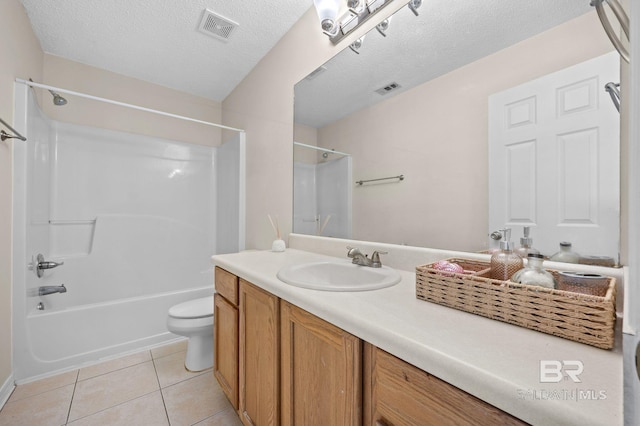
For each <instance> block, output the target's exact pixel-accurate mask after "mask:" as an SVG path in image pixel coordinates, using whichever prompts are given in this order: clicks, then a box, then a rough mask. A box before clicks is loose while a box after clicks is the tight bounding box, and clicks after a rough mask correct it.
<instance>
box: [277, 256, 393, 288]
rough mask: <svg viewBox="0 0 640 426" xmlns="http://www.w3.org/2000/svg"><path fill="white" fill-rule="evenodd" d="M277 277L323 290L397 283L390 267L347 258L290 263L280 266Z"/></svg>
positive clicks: (299, 285)
mask: <svg viewBox="0 0 640 426" xmlns="http://www.w3.org/2000/svg"><path fill="white" fill-rule="evenodd" d="M277 277H278V279H279V280H280V281H283V282H285V283H287V284H290V285H294V286H297V287H304V288H310V289H314V290H325V291H367V290H378V289H381V288H385V287H391V286H392V285H395V284H397V283H399V282H400V274H398V272H397V271H395V270H394V269H391V268H388V267H386V266H383V267H381V268H371V267H368V266H360V265H354V264H353V263H351V261H348V260H345V261H324V262H310V263H302V264H299V265H291V266H287V267H284V268H282V269H280V271H278V274H277Z"/></svg>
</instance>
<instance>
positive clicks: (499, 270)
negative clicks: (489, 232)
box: [491, 229, 523, 281]
mask: <svg viewBox="0 0 640 426" xmlns="http://www.w3.org/2000/svg"><path fill="white" fill-rule="evenodd" d="M500 232H502V233H503V238H502V241H500V251H499V252H496V253H494V254H493V255H492V256H491V278H493V279H494V280H503V281H506V280H508V279H509V278H511V276H512V275H513V274H515V273H516V272H517V271H519V270H520V269H522V266H523V263H522V258H521V257H520V256H518V255H517V254H515V253H514V251H513V244H512V243H511V241H509V238H510V234H511V229H501V230H500Z"/></svg>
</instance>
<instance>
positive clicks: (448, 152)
mask: <svg viewBox="0 0 640 426" xmlns="http://www.w3.org/2000/svg"><path fill="white" fill-rule="evenodd" d="M418 13H419V15H418V16H416V15H415V14H414V13H413V12H412V11H411V10H410V9H409V8H408V7H403V8H401V9H400V10H399V11H398V12H396V13H395V14H394V15H393V16H392V17H391V19H390V20H389V22H388V25H386V29H384V31H383V32H384V35H385V36H383V35H382V34H381V32H380V31H378V30H376V29H374V30H372V31H370V32H369V33H368V34H366V35H365V36H364V37H363V38H362V39H361V40H359V42H358V43H354V44H353V45H351V46H348V47H347V48H345V49H344V50H343V51H342V52H340V53H339V54H338V55H336V56H335V57H334V58H332V59H331V60H330V61H328V62H327V63H326V64H324V65H323V66H322V67H319V68H318V69H317V70H315V71H314V72H313V73H311V74H310V75H309V76H308V77H307V78H305V79H303V80H302V81H300V82H299V83H298V84H296V86H295V119H294V122H295V130H294V143H295V146H294V163H295V164H294V188H295V190H294V226H293V230H294V232H297V233H307V234H315V235H324V236H335V237H344V238H353V239H358V240H367V241H378V242H388V243H394V244H407V245H412V246H423V247H433V248H442V249H453V250H464V251H482V250H486V249H489V248H491V247H492V244H493V241H492V240H491V239H490V238H489V234H490V233H491V231H493V230H495V229H492V228H496V229H497V228H502V227H509V228H512V236H511V240H512V241H514V242H515V243H516V245H517V243H518V242H519V240H520V237H522V234H523V230H524V226H528V227H529V228H530V233H531V238H532V239H533V245H534V247H536V248H538V249H539V250H540V251H541V252H542V253H544V254H546V255H551V254H553V252H555V251H557V250H558V244H559V242H560V241H563V240H569V241H573V244H574V250H575V251H577V252H580V253H581V254H583V255H585V256H593V257H594V258H596V257H599V256H602V257H612V258H615V259H617V258H618V251H619V250H618V246H619V230H618V227H619V225H618V223H619V180H618V179H619V172H618V167H619V164H617V162H618V161H619V160H617V159H616V160H615V161H616V164H611V165H610V164H605V165H603V164H601V163H597V162H598V161H600V160H599V159H598V158H599V156H600V152H599V151H597V148H594V146H596V147H597V146H599V145H598V144H599V142H600V141H599V140H595V141H594V139H593V138H591V139H589V137H586V136H585V137H577V136H575V137H574V135H576V134H580V135H582V134H583V133H584V132H583V133H580V132H577V131H573V130H572V131H568V130H567V131H564V133H563V135H565V136H566V135H570V136H571V137H569V136H567V137H565V140H561V141H560V142H558V141H559V140H560V139H559V137H558V136H557V135H556V137H555V139H554V140H555V141H556V142H558V143H559V144H560V145H561V148H562V155H559V154H558V152H559V151H555V153H556V154H558V155H556V154H554V155H556V157H557V158H556V157H553V158H552V159H551V160H548V161H549V162H550V163H551V162H553V163H554V168H563V169H564V170H565V172H563V173H564V174H563V175H554V176H555V177H554V178H553V179H555V180H556V181H557V182H561V183H560V184H558V185H556V184H555V183H554V182H552V183H551V185H550V186H549V185H548V184H547V183H540V182H537V183H536V182H535V176H534V177H532V176H531V175H532V174H534V175H535V174H537V175H540V174H545V175H546V174H547V173H546V172H544V169H542V170H543V171H541V169H540V164H539V163H540V162H541V160H540V158H537V159H534V158H531V157H530V156H531V155H536V152H537V151H536V150H537V149H538V147H537V146H536V144H535V142H536V140H537V138H538V136H536V135H535V134H534V135H528V136H526V138H525V139H523V140H522V141H519V142H518V143H517V144H516V145H517V147H518V149H517V150H516V149H510V148H509V149H507V152H506V154H505V152H502V153H501V154H499V155H502V157H499V156H498V158H499V159H498V160H495V159H493V160H492V159H491V158H490V157H492V156H493V157H495V155H496V154H495V152H496V151H495V148H491V147H490V143H495V140H498V139H499V138H497V137H496V136H495V132H494V134H492V135H491V136H490V133H491V132H492V127H493V126H494V125H493V124H490V123H491V122H492V120H493V121H496V120H498V121H500V120H502V121H500V122H501V123H503V122H504V123H505V125H514V126H516V127H517V126H519V125H520V124H522V123H525V124H526V123H528V121H527V120H531V119H532V120H533V121H536V122H537V121H541V120H542V119H541V116H542V115H544V114H543V113H540V112H538V113H537V114H538V116H536V117H533V118H532V117H531V116H527V114H531V111H533V110H531V111H529V110H527V105H530V104H535V103H536V102H538V101H534V102H529V103H527V101H526V99H529V98H527V97H526V96H525V98H524V99H525V101H521V100H520V99H519V98H518V99H517V100H515V101H514V100H509V99H510V98H509V97H508V96H507V97H504V94H505V93H510V92H508V91H509V90H510V89H513V88H517V87H520V86H521V85H523V84H527V83H530V82H534V85H536V84H540V82H541V81H542V82H543V81H545V80H544V78H545V77H547V76H549V75H553V74H554V73H556V72H559V71H562V70H565V69H568V68H571V67H573V66H577V65H579V64H583V63H585V62H588V61H590V60H592V59H594V58H602V57H609V56H607V55H608V54H609V53H610V52H611V51H612V50H613V47H612V46H611V45H610V44H609V43H608V40H607V39H606V36H605V35H604V32H603V30H602V28H601V27H600V26H599V22H598V20H597V17H596V15H595V11H594V10H592V8H591V7H590V6H589V2H588V1H587V0H584V1H575V0H562V1H558V0H544V1H535V2H531V1H513V0H495V1H491V2H470V1H464V0H430V1H428V2H423V4H422V6H421V7H420V8H419V9H418ZM610 57H611V58H615V59H616V60H617V58H616V57H615V55H610ZM612 60H613V59H612ZM611 67H613V69H614V71H616V72H617V73H618V74H617V75H615V76H614V79H616V82H618V81H619V78H620V77H619V65H617V64H613V65H611V66H610V67H609V68H611ZM583 80H584V79H583ZM583 80H580V81H583ZM605 83H606V81H599V80H597V81H596V83H595V85H593V86H589V87H587V88H586V89H585V88H584V87H583V86H580V85H573V83H571V84H568V83H566V84H565V83H562V84H564V86H563V87H570V88H574V87H575V88H577V89H576V90H568V89H567V90H565V92H562V90H564V89H562V90H561V89H558V87H554V88H553V92H554V93H564V95H563V96H564V98H563V100H562V105H563V108H565V110H566V111H582V110H584V109H585V108H587V107H583V104H582V102H583V101H584V102H587V103H588V102H594V105H596V108H597V109H603V110H606V111H608V112H607V114H609V116H610V117H614V119H615V120H619V116H618V113H617V111H615V107H614V105H613V104H612V103H611V102H610V100H609V99H608V95H607V94H606V92H604V84H605ZM541 90H547V89H541ZM549 90H550V89H549ZM500 96H503V97H502V98H500ZM496 97H497V98H498V101H499V102H502V104H501V105H500V108H502V109H500V110H499V111H507V112H506V113H504V114H503V112H498V113H496V112H495V111H493V112H492V111H490V106H489V104H490V100H491V99H494V98H496ZM594 97H595V98H594ZM514 99H516V98H514ZM594 99H595V101H594ZM492 102H493V101H492ZM558 102H559V101H558ZM494 103H495V102H494ZM538 103H539V102H538ZM558 105H559V104H558ZM505 106H508V107H509V108H507V109H505V108H506V107H505ZM537 106H538V108H540V107H541V105H537ZM553 107H554V108H555V104H554V106H553ZM572 108H573V109H572ZM581 108H582V110H581ZM542 109H543V112H544V111H545V110H546V109H545V108H544V107H543V108H542ZM552 109H553V108H552ZM534 114H535V112H534ZM492 117H493V118H492ZM510 120H511V121H510ZM518 120H520V121H518ZM587 120H595V119H594V118H592V117H588V118H587ZM618 128H619V126H618ZM517 130H518V131H520V130H519V129H517ZM498 133H499V132H498ZM596 133H597V132H596ZM600 133H603V131H600ZM614 134H615V140H614V142H615V145H616V146H615V149H614V154H615V152H617V151H616V150H618V149H619V136H618V135H617V133H615V132H614ZM492 141H493V142H492ZM523 141H524V142H532V141H533V143H529V144H528V145H527V144H526V143H521V142H523ZM585 141H586V142H585ZM507 145H508V144H507ZM507 145H505V146H507ZM560 145H559V146H560ZM514 146H515V145H514ZM554 149H555V148H554ZM558 149H559V148H558ZM583 149H584V153H580V151H581V150H583ZM505 155H506V156H507V157H509V158H511V159H513V158H516V159H519V161H520V162H519V163H518V162H512V163H505V162H504V159H501V158H503V157H504V156H505ZM614 157H615V155H614ZM558 158H560V160H558ZM576 159H579V161H577V160H576ZM572 160H573V161H572ZM496 161H498V162H496ZM580 161H586V162H587V163H589V162H590V163H589V166H588V167H585V168H580V167H577V166H575V163H579V162H580ZM594 162H595V163H594ZM596 163H597V164H596ZM490 164H491V166H490ZM505 164H506V166H505V167H512V168H515V169H517V170H510V171H509V172H508V173H507V172H505V173H506V174H507V175H509V176H512V177H513V176H515V175H519V176H518V178H519V179H524V180H523V182H525V183H526V184H522V185H520V186H518V185H515V184H513V183H510V184H509V185H510V186H509V185H507V186H509V189H508V191H507V193H508V194H510V197H511V198H510V201H508V202H507V201H505V200H504V199H501V198H500V197H497V198H496V197H494V195H493V194H492V193H493V192H495V191H494V188H493V187H495V186H496V184H495V182H494V183H491V182H490V180H492V179H493V180H495V176H496V171H497V172H498V176H500V173H502V168H503V167H502V166H503V165H505ZM518 164H520V165H524V166H522V167H525V168H526V167H529V166H527V165H533V166H531V167H532V169H531V170H530V171H529V172H530V173H529V174H527V173H525V172H523V171H522V168H521V166H519V165H518ZM327 170H329V171H327ZM594 170H595V171H596V172H595V173H596V174H605V175H610V176H615V179H613V183H611V182H609V185H611V184H613V185H614V186H615V187H614V188H613V189H611V187H607V188H605V189H603V188H602V187H597V188H596V189H595V190H593V191H591V192H589V191H586V192H585V191H584V190H583V188H582V187H581V186H580V184H581V182H584V181H585V180H589V179H590V178H591V174H593V173H592V172H593V171H594ZM323 176H324V177H323ZM327 176H329V177H328V178H327ZM567 176H569V177H567ZM527 179H529V180H527ZM531 179H534V181H533V182H532V181H531ZM536 185H537V187H536ZM497 186H500V184H498V185H497ZM540 186H542V187H540ZM552 186H553V187H554V188H555V187H556V186H557V188H556V189H557V191H556V190H555V189H554V191H556V192H553V193H552V194H553V195H552V197H551V198H554V200H556V201H557V200H560V202H559V203H560V204H562V203H565V204H562V205H561V206H560V207H557V209H560V210H562V211H561V212H560V213H558V211H556V210H557V209H556V210H553V211H554V213H553V214H546V213H548V212H549V211H550V210H549V209H548V208H547V207H546V206H543V205H541V203H542V202H543V201H541V200H538V199H536V200H534V201H531V198H532V197H533V195H532V194H533V192H534V191H537V192H536V193H537V194H538V195H539V193H540V192H544V190H545V188H546V187H549V188H550V187H552ZM603 193H606V195H604V194H603ZM558 194H561V195H562V196H563V197H565V198H562V199H561V195H558ZM567 194H573V195H574V198H576V199H578V201H577V202H575V203H574V204H567V203H569V202H568V201H566V199H568V198H570V197H568V195H567ZM594 194H595V195H594ZM585 197H586V198H585ZM503 198H504V197H503ZM326 200H328V201H326ZM594 200H595V201H594ZM574 201H575V200H574ZM509 203H511V204H509ZM594 203H596V204H597V203H606V206H604V207H603V209H604V210H606V211H607V212H609V213H611V212H613V216H615V220H617V221H618V222H617V223H616V224H614V225H613V227H614V228H615V229H614V230H613V231H612V233H611V232H610V231H607V232H608V233H607V234H606V235H607V237H606V238H607V241H606V242H607V244H604V242H603V241H599V242H598V241H596V244H593V241H594V237H593V236H592V235H591V234H589V233H588V232H589V229H590V228H596V227H598V226H600V224H599V220H601V217H598V215H597V214H596V213H593V211H592V210H593V207H594ZM507 204H509V205H507ZM505 206H506V208H505ZM514 206H515V207H514ZM496 208H497V210H502V211H504V210H505V209H506V210H509V211H510V212H511V213H509V212H507V215H506V216H505V219H504V220H502V219H497V220H498V222H496V219H492V217H495V216H496V213H495V210H496ZM590 209H591V210H590ZM514 211H515V213H514ZM531 212H533V213H531ZM541 212H543V213H545V214H541ZM567 212H569V213H567ZM584 212H586V213H584ZM516 213H517V214H516ZM570 213H571V214H573V217H574V218H573V219H567V220H565V221H564V222H563V220H562V217H569V216H571V214H570ZM583 213H584V214H583ZM509 214H511V215H510V216H509ZM545 215H546V216H550V217H551V216H553V217H551V220H552V221H556V222H558V223H559V225H560V228H557V229H555V230H553V231H551V232H545V231H549V230H548V229H545V226H543V225H542V224H541V223H542V219H543V216H545ZM562 215H564V216H562ZM585 215H586V217H583V216H585ZM575 217H577V219H575ZM491 220H493V221H494V223H491V224H490V221H491ZM558 229H559V230H558ZM580 229H585V230H587V231H585V233H584V235H581V234H580V233H581V232H582V231H581V230H580ZM565 230H566V233H565ZM598 238H600V237H598ZM595 239H596V240H597V238H595ZM589 241H591V244H590V243H589ZM605 246H606V247H605Z"/></svg>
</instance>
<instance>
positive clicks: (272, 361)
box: [213, 249, 622, 425]
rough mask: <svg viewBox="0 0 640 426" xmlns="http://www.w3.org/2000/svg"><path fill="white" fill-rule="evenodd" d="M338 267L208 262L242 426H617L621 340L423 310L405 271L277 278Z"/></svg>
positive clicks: (311, 256)
mask: <svg viewBox="0 0 640 426" xmlns="http://www.w3.org/2000/svg"><path fill="white" fill-rule="evenodd" d="M335 259H336V258H335V257H330V256H326V255H323V254H319V253H313V252H310V251H303V250H297V249H287V250H286V251H285V252H283V253H274V252H270V251H245V252H241V253H235V254H227V255H217V256H213V263H214V264H215V265H216V273H215V278H216V292H217V293H216V296H215V299H216V302H215V306H216V311H215V338H216V340H215V366H214V369H215V376H216V378H217V379H218V381H219V382H220V384H221V386H222V387H223V389H224V391H225V393H226V394H227V396H228V398H229V400H230V401H231V402H232V403H233V404H234V407H235V408H236V409H237V410H238V413H239V415H240V417H241V419H242V421H243V422H244V423H245V424H247V425H250V424H255V425H263V424H273V425H278V424H282V425H290V424H312V423H314V422H315V424H320V423H322V424H335V425H340V424H345V425H346V424H348V425H358V424H365V425H399V424H404V425H406V424H409V425H411V424H456V425H457V424H524V423H531V424H545V425H549V424H580V425H585V424H606V425H612V424H621V423H622V357H621V350H620V347H619V346H620V344H619V339H617V340H616V348H614V349H613V350H602V349H597V348H594V347H590V346H587V345H584V344H580V343H576V342H571V341H568V340H564V339H561V338H558V337H554V336H550V335H545V334H542V333H538V332H535V331H532V330H528V329H523V328H520V327H516V326H513V325H509V324H504V323H501V322H497V321H492V320H489V319H487V318H482V317H478V316H475V315H472V314H468V313H465V312H460V311H456V310H454V309H450V308H446V307H443V306H440V305H435V304H431V303H428V302H424V301H420V300H417V299H416V297H415V274H414V273H413V272H409V271H403V270H399V271H398V272H399V273H400V275H401V281H400V283H398V284H396V285H394V286H392V287H388V288H384V289H380V290H374V291H360V292H357V291H351V292H335V291H318V290H311V289H305V288H299V287H296V286H292V285H289V284H286V283H284V282H282V281H280V280H279V279H278V278H277V276H276V275H277V273H278V271H279V270H280V269H282V268H284V267H286V266H289V265H294V264H302V263H306V262H317V261H323V260H335ZM543 361H544V362H545V363H547V364H548V362H551V363H552V364H553V365H555V364H554V363H560V365H564V366H565V367H566V368H567V369H570V368H571V367H568V366H570V365H573V364H571V362H572V361H578V362H580V363H581V365H582V366H583V369H582V371H581V372H580V374H579V376H578V379H579V380H580V381H579V382H575V381H573V380H572V378H573V377H572V376H571V375H567V374H563V375H562V377H561V379H560V380H555V379H556V376H554V375H553V374H547V373H548V371H547V370H542V369H541V368H542V367H541V365H542V362H543ZM567 362H569V363H567ZM562 363H565V364H562ZM547 364H545V365H547ZM543 373H544V374H543ZM305 421H306V423H305ZM309 422H311V423H309ZM317 422H320V423H317Z"/></svg>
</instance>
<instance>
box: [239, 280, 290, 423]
mask: <svg viewBox="0 0 640 426" xmlns="http://www.w3.org/2000/svg"><path fill="white" fill-rule="evenodd" d="M239 308H240V409H239V413H240V419H241V420H242V422H243V423H244V424H245V425H247V426H249V425H257V426H266V425H278V424H279V422H280V415H279V414H280V411H279V408H280V406H279V402H280V401H279V400H280V381H279V378H280V368H279V366H280V327H279V315H280V312H279V300H278V298H277V297H276V296H274V295H272V294H270V293H267V292H265V291H263V290H261V289H259V288H257V287H255V286H253V285H251V284H250V283H248V282H247V281H244V280H242V279H240V306H239Z"/></svg>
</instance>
